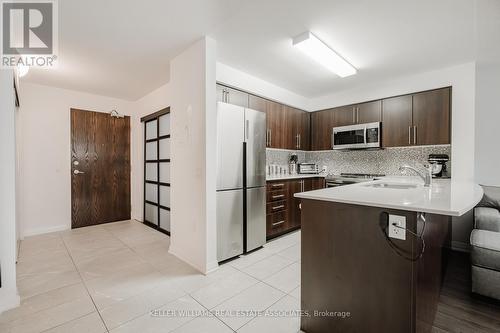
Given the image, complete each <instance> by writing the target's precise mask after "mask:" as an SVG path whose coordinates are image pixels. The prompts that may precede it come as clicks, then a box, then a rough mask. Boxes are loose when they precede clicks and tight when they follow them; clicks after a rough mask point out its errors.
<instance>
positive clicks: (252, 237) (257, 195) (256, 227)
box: [245, 187, 266, 252]
mask: <svg viewBox="0 0 500 333" xmlns="http://www.w3.org/2000/svg"><path fill="white" fill-rule="evenodd" d="M246 231H247V242H246V249H245V252H248V251H252V250H255V249H256V248H258V247H260V246H262V245H264V244H265V243H266V188H265V187H255V188H250V189H247V223H246Z"/></svg>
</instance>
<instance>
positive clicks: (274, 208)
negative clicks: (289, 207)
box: [271, 205, 285, 210]
mask: <svg viewBox="0 0 500 333" xmlns="http://www.w3.org/2000/svg"><path fill="white" fill-rule="evenodd" d="M281 208H285V205H279V206H274V207H273V208H271V209H272V210H276V209H281Z"/></svg>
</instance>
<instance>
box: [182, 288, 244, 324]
mask: <svg viewBox="0 0 500 333" xmlns="http://www.w3.org/2000/svg"><path fill="white" fill-rule="evenodd" d="M189 297H191V298H192V299H193V300H194V301H195V302H196V303H198V304H199V305H201V307H203V308H204V309H205V310H207V311H208V312H210V313H212V312H211V310H210V309H209V308H207V307H206V306H204V305H203V304H201V303H200V302H198V300H197V299H196V298H194V297H193V296H191V295H189ZM221 304H222V303H221ZM216 306H217V305H216ZM212 315H213V316H214V318H216V319H217V320H218V321H220V322H221V323H223V324H224V325H225V326H227V327H228V328H229V329H230V330H231V331H233V332H236V331H235V330H233V329H232V328H231V327H230V326H229V325H228V324H226V323H225V322H224V321H223V320H222V319H220V318H219V317H217V316H216V315H214V314H212ZM198 317H199V316H198ZM198 317H197V318H198ZM194 319H196V318H194ZM194 319H193V320H194ZM189 322H191V320H190V321H189ZM189 322H188V323H189ZM188 323H186V324H185V325H187V324H188ZM182 326H184V325H182ZM182 326H179V327H178V328H176V330H177V329H179V328H181V327H182ZM174 331H175V330H174Z"/></svg>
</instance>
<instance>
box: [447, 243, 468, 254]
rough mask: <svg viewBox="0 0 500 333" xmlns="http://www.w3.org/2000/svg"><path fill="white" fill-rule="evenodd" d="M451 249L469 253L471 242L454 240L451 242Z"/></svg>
mask: <svg viewBox="0 0 500 333" xmlns="http://www.w3.org/2000/svg"><path fill="white" fill-rule="evenodd" d="M451 249H452V250H455V251H460V252H467V253H468V252H470V244H469V243H464V242H457V241H452V242H451Z"/></svg>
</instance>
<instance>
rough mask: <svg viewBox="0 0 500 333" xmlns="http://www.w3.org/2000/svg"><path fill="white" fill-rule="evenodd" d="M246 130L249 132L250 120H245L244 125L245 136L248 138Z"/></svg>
mask: <svg viewBox="0 0 500 333" xmlns="http://www.w3.org/2000/svg"><path fill="white" fill-rule="evenodd" d="M248 132H250V120H247V121H246V127H245V138H246V139H247V140H248Z"/></svg>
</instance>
